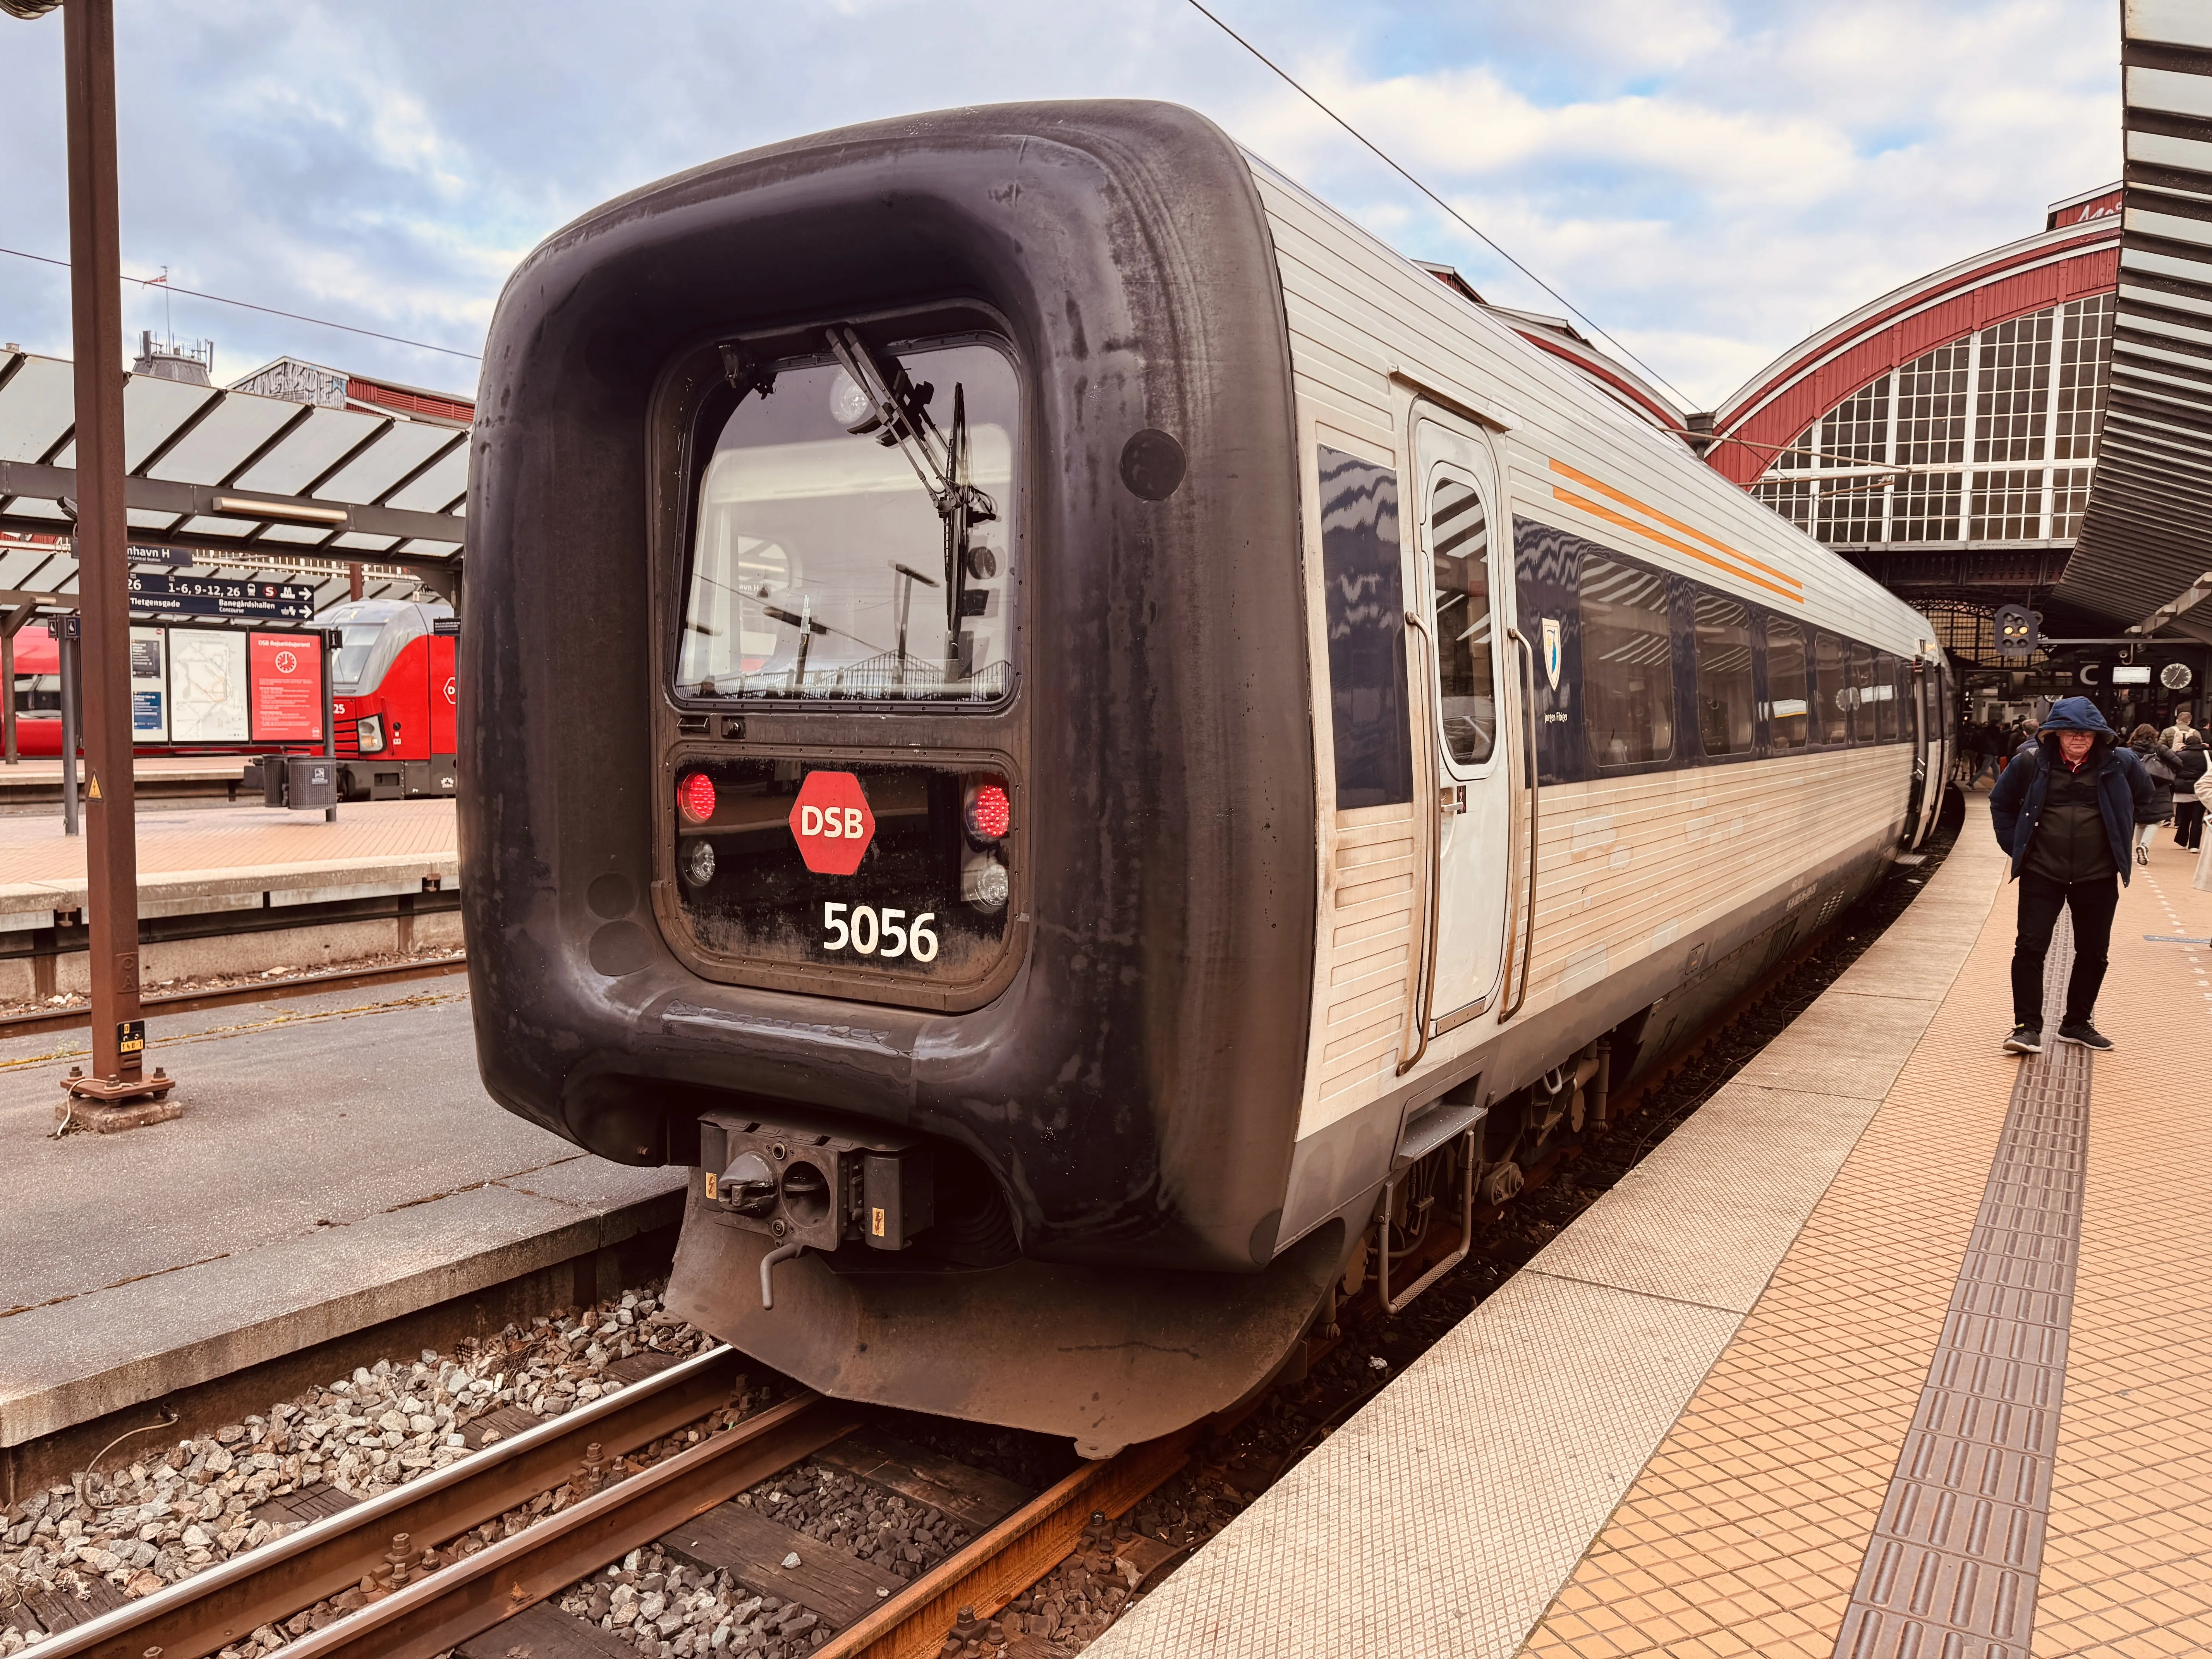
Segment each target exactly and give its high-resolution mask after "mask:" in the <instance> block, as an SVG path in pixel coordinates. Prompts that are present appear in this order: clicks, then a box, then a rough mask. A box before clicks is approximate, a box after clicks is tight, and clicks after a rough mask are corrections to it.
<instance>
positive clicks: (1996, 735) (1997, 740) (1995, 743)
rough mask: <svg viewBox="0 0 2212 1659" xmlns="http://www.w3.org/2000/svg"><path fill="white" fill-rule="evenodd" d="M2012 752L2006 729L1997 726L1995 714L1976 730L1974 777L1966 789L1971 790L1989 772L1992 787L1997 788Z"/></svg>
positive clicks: (1967, 782) (1970, 779)
mask: <svg viewBox="0 0 2212 1659" xmlns="http://www.w3.org/2000/svg"><path fill="white" fill-rule="evenodd" d="M2011 752H2012V745H2011V744H2008V743H2007V742H2006V741H2005V732H2004V727H2003V726H2000V725H1998V724H1997V717H1996V715H1995V714H1992V715H1990V717H1989V719H1987V720H1984V721H1983V722H1982V724H1981V725H1980V726H1977V727H1976V728H1975V730H1974V775H1973V776H1972V777H1971V778H1969V779H1968V780H1967V781H1966V787H1967V788H1968V789H1970V790H1971V789H1972V787H1974V786H1975V785H1976V784H1978V783H1979V782H1980V781H1982V774H1983V773H1984V772H1987V773H1988V774H1989V775H1990V788H1992V789H1994V788H1996V781H1997V779H1998V778H1999V777H2000V776H2001V775H2002V774H2003V772H2004V769H2005V757H2006V756H2007V755H2008V754H2010V753H2011Z"/></svg>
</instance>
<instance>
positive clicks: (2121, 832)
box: [1990, 697, 2155, 1054]
mask: <svg viewBox="0 0 2212 1659" xmlns="http://www.w3.org/2000/svg"><path fill="white" fill-rule="evenodd" d="M2154 736H2155V734H2154ZM2118 737H2119V734H2118V732H2114V731H2113V730H2112V727H2110V726H2106V724H2105V717H2104V716H2103V715H2101V714H2099V713H2098V712H2097V705H2096V704H2095V703H2093V702H2090V701H2089V699H2088V698H2087V697H2061V698H2060V699H2059V700H2058V702H2057V703H2056V704H2054V705H2053V706H2052V708H2051V713H2050V714H2048V715H2047V716H2045V719H2044V722H2043V732H2042V737H2041V738H2040V740H2039V742H2038V743H2037V744H2036V746H2035V747H2034V748H2033V749H2032V750H2029V751H2028V752H2027V753H2026V754H2024V755H2021V756H2020V757H2018V758H2016V759H2015V761H2014V762H2013V763H2012V764H2011V765H2010V766H2008V767H2007V768H2006V769H2005V772H2004V775H2003V776H2002V777H2001V778H1999V779H1998V780H1997V787H1996V788H1995V789H1993V790H1991V791H1990V826H1991V827H1992V828H1993V829H1995V830H1996V837H1997V845H1998V846H2000V847H2002V848H2004V850H2005V853H2006V854H2007V855H2008V857H2009V858H2010V859H2011V860H2012V873H2013V875H2014V876H2015V877H2016V878H2018V880H2019V882H2020V930H2019V933H2018V934H2017V936H2016V937H2015V942H2014V945H2013V953H2012V1009H2013V1028H2012V1035H2011V1036H2008V1037H2007V1038H2006V1039H2005V1042H2004V1046H2005V1048H2007V1049H2008V1051H2009V1052H2011V1053H2013V1054H2040V1053H2042V1052H2043V963H2044V958H2045V957H2046V956H2048V955H2049V954H2050V951H2051V933H2052V932H2053V930H2054V929H2056V928H2057V926H2058V913H2059V911H2060V910H2062V909H2063V910H2065V911H2066V912H2067V913H2068V914H2069V915H2071V916H2072V917H2073V920H2074V969H2073V972H2072V974H2071V975H2069V977H2068V980H2067V983H2066V1010H2065V1014H2064V1017H2063V1019H2062V1020H2061V1021H2060V1023H2059V1026H2058V1037H2059V1040H2060V1041H2061V1042H2078V1043H2080V1044H2081V1045H2082V1046H2083V1047H2085V1048H2111V1047H2112V1039H2111V1038H2110V1037H2107V1036H2104V1035H2103V1034H2102V1033H2101V1032H2100V1031H2099V1030H2097V1028H2096V1025H2095V1024H2093V1020H2092V1018H2091V1017H2092V1016H2093V1014H2094V1013H2095V1012H2096V1008H2097V993H2098V991H2099V990H2100V989H2101V988H2102V987H2103V986H2104V983H2105V967H2106V959H2107V953H2108V952H2109V951H2110V949H2111V947H2112V913H2113V912H2114V911H2116V910H2117V909H2118V908H2119V904H2120V884H2122V883H2123V882H2124V881H2126V880H2127V879H2128V876H2129V868H2128V865H2129V849H2130V847H2131V846H2132V844H2133V842H2134V838H2135V826H2136V823H2138V822H2139V821H2140V820H2141V819H2142V818H2143V817H2145V816H2146V815H2148V813H2149V812H2150V811H2151V809H2152V805H2153V804H2154V792H2153V790H2152V788H2151V781H2150V775H2149V774H2148V773H2147V772H2145V771H2144V770H2143V764H2142V761H2141V760H2139V759H2138V758H2137V757H2136V755H2135V752H2134V751H2133V750H2130V749H2128V748H2126V747H2124V746H2123V745H2122V744H2120V743H2119V742H2118Z"/></svg>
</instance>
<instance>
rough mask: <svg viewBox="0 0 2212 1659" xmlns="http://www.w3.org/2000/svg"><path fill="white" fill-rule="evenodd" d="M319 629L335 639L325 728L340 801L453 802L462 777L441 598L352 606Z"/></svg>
mask: <svg viewBox="0 0 2212 1659" xmlns="http://www.w3.org/2000/svg"><path fill="white" fill-rule="evenodd" d="M320 622H321V625H322V626H323V627H325V628H330V629H336V630H337V640H336V641H335V642H334V650H333V653H332V655H331V733H332V738H333V740H334V742H333V746H334V747H335V748H336V750H337V757H338V768H337V771H338V780H337V781H338V793H339V794H340V795H341V796H342V797H343V799H347V800H397V799H403V798H406V797H410V796H421V795H452V794H453V793H454V789H455V781H456V780H457V778H458V777H459V770H458V768H457V766H456V763H455V751H456V750H457V748H458V747H459V744H458V742H457V739H456V736H455V729H456V728H455V716H454V712H453V710H454V702H455V699H456V696H457V695H458V688H457V686H456V683H455V678H454V664H453V650H454V647H455V646H456V645H457V644H458V643H459V632H460V630H459V624H458V623H456V622H455V621H454V618H453V607H452V606H451V605H447V604H446V603H445V602H444V601H442V600H420V599H353V600H349V601H348V602H347V603H345V604H343V605H333V606H332V607H331V609H330V610H328V611H325V612H324V613H323V614H322V617H321V618H320Z"/></svg>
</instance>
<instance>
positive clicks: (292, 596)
mask: <svg viewBox="0 0 2212 1659" xmlns="http://www.w3.org/2000/svg"><path fill="white" fill-rule="evenodd" d="M130 582H131V609H132V610H133V611H152V612H158V613H161V614H162V615H169V614H173V613H176V612H182V613H183V614H184V615H185V616H188V617H269V618H270V619H271V620H273V621H277V622H312V621H313V620H314V616H315V590H314V589H313V587H312V586H309V585H308V584H307V583H306V582H250V581H240V580H237V579H235V578H234V577H230V576H179V575H173V574H161V573H160V572H152V573H145V572H140V571H136V570H134V571H132V572H131V577H130Z"/></svg>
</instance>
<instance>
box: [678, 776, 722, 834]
mask: <svg viewBox="0 0 2212 1659" xmlns="http://www.w3.org/2000/svg"><path fill="white" fill-rule="evenodd" d="M676 810H677V811H679V812H681V813H683V814H684V817H685V818H686V819H687V820H688V821H690V823H706V822H707V820H708V819H709V818H711V817H714V779H712V778H710V777H708V775H706V774H705V773H704V772H692V773H690V774H687V775H685V776H684V777H682V778H679V779H678V780H677V783H676Z"/></svg>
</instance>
